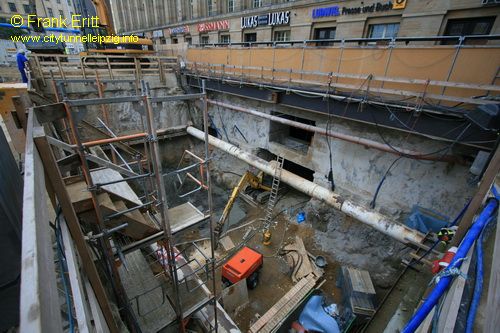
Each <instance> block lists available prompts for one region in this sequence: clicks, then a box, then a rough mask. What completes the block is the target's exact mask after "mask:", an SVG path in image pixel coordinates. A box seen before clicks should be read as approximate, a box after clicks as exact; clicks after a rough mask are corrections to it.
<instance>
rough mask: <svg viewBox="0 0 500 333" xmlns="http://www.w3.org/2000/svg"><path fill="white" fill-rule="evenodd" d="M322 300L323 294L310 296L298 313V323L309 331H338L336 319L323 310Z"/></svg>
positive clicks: (331, 332) (326, 332)
mask: <svg viewBox="0 0 500 333" xmlns="http://www.w3.org/2000/svg"><path fill="white" fill-rule="evenodd" d="M322 302H323V296H319V295H315V296H312V297H311V298H310V299H309V301H307V304H306V306H305V307H304V310H302V313H301V314H300V317H299V322H300V324H301V325H302V326H303V327H304V328H305V329H306V330H309V331H315V332H320V333H340V329H339V325H338V324H337V321H336V320H335V319H333V317H331V316H330V315H328V314H327V313H326V312H325V310H324V309H323V305H322Z"/></svg>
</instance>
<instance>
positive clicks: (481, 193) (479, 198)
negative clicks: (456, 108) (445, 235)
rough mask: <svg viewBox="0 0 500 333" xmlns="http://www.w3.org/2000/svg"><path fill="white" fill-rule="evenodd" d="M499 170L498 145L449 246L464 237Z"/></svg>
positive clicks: (454, 244)
mask: <svg viewBox="0 0 500 333" xmlns="http://www.w3.org/2000/svg"><path fill="white" fill-rule="evenodd" d="M499 171H500V147H498V148H497V150H496V151H495V154H494V155H493V158H492V159H491V161H490V163H489V164H488V167H487V168H486V171H485V172H484V175H483V179H482V180H481V183H480V184H479V188H478V189H477V192H476V194H474V197H473V198H472V200H471V202H470V204H469V207H467V210H466V211H465V213H464V216H463V217H462V219H461V220H460V223H459V224H458V229H457V231H456V233H455V236H454V237H453V239H452V241H451V246H458V244H460V242H461V241H462V239H463V238H464V236H465V234H466V233H467V231H468V230H469V228H470V226H471V225H472V221H473V220H474V216H475V215H476V213H477V211H478V209H479V208H480V207H481V206H482V204H483V202H484V200H485V199H486V196H487V194H488V191H489V190H490V188H491V185H492V184H493V181H494V180H495V177H496V176H497V174H498V172H499Z"/></svg>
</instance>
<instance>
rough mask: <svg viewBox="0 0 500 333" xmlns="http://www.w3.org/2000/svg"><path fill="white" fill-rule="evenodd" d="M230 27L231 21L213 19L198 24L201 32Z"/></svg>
mask: <svg viewBox="0 0 500 333" xmlns="http://www.w3.org/2000/svg"><path fill="white" fill-rule="evenodd" d="M227 29H229V21H228V20H222V21H213V22H206V23H200V24H198V31H199V32H207V31H217V30H227Z"/></svg>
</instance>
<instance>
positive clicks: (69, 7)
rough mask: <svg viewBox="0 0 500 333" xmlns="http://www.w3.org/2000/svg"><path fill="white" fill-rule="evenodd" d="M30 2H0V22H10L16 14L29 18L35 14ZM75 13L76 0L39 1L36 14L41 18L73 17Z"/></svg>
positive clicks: (19, 0) (21, 0)
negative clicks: (29, 15)
mask: <svg viewBox="0 0 500 333" xmlns="http://www.w3.org/2000/svg"><path fill="white" fill-rule="evenodd" d="M29 2H30V1H28V0H6V1H2V2H0V20H1V21H2V22H9V20H10V18H11V17H12V15H14V14H19V15H22V16H23V17H25V18H26V17H27V15H28V14H33V12H32V10H31V8H30V4H29ZM74 13H75V0H38V1H36V14H37V15H38V16H39V17H58V16H62V17H71V15H72V14H74Z"/></svg>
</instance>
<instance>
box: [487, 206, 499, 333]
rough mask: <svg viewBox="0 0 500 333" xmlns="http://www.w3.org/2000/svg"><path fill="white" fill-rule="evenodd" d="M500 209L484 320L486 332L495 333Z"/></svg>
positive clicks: (497, 323) (497, 319) (497, 304)
mask: <svg viewBox="0 0 500 333" xmlns="http://www.w3.org/2000/svg"><path fill="white" fill-rule="evenodd" d="M498 221H500V209H499V210H498V211H497V227H496V234H495V247H494V248H493V257H492V260H491V272H490V283H489V285H488V299H487V303H486V315H485V318H484V327H483V329H484V332H486V333H495V332H498V328H499V327H500V316H499V315H498V314H499V313H500V225H499V224H498Z"/></svg>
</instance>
